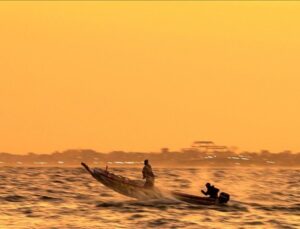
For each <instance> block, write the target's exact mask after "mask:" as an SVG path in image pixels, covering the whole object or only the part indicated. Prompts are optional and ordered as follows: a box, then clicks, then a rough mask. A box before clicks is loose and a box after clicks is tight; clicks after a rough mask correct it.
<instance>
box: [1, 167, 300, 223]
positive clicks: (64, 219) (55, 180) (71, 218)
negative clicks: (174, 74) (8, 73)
mask: <svg viewBox="0 0 300 229" xmlns="http://www.w3.org/2000/svg"><path fill="white" fill-rule="evenodd" d="M111 170H113V171H114V172H116V173H119V174H122V175H125V176H128V177H131V178H135V179H138V178H140V176H141V171H140V169H136V168H115V169H113V168H111ZM154 172H155V173H156V175H157V186H159V187H163V188H164V189H167V190H180V191H183V192H187V193H191V194H200V188H204V187H203V186H204V184H205V183H206V182H207V181H210V182H211V183H213V184H215V185H216V186H217V187H218V188H220V189H221V190H222V191H225V192H228V193H230V194H231V198H232V200H231V201H230V203H229V204H228V206H226V207H220V206H195V205H191V204H186V203H181V202H176V201H171V200H155V201H137V200H133V199H130V198H127V197H124V196H121V195H120V194H118V193H115V192H113V191H112V190H110V189H108V188H106V187H104V186H103V185H102V184H100V183H98V182H97V181H96V180H94V179H93V178H92V177H91V176H90V175H89V174H87V173H86V171H84V170H83V169H82V168H8V167H0V201H1V208H0V228H1V229H2V228H4V229H5V228H12V229H18V228H147V227H156V228H300V170H299V169H283V168H272V169H271V168H269V169H262V168H223V169H220V168H200V169H192V168H191V169H186V168H182V169H170V168H160V169H154Z"/></svg>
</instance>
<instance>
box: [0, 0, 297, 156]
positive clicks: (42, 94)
mask: <svg viewBox="0 0 300 229" xmlns="http://www.w3.org/2000/svg"><path fill="white" fill-rule="evenodd" d="M299 23H300V2H252V1H250V2H226V1H223V2H207V1H204V2H179V1H177V2H79V1H78V2H77V1H76V2H34V1H33V2H1V3H0V35H1V36H0V105H1V106H0V129H1V131H0V139H1V140H0V151H7V152H14V153H26V152H28V151H34V152H52V151H54V150H64V149H68V148H92V149H96V150H99V151H104V152H106V151H111V150H119V149H122V150H126V151H152V150H153V151H158V150H159V149H160V148H161V147H170V148H171V149H180V148H182V147H187V146H189V145H190V143H191V142H193V141H194V140H213V141H215V142H217V143H219V144H222V145H223V144H224V145H229V146H232V145H234V146H237V147H239V149H241V150H259V149H269V150H272V151H280V150H285V149H291V150H294V151H299V150H300V142H299V130H300V118H299V117H300V108H299V107H300V106H299V105H300V90H299V85H300V78H299V77H300V67H299V58H300V27H299Z"/></svg>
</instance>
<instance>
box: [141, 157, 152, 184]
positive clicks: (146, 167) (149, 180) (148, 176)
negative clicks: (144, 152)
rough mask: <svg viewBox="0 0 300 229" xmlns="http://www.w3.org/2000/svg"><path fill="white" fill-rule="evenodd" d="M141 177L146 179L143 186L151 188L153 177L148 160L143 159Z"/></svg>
mask: <svg viewBox="0 0 300 229" xmlns="http://www.w3.org/2000/svg"><path fill="white" fill-rule="evenodd" d="M143 179H146V182H145V184H144V187H145V188H151V187H153V186H154V180H155V177H154V174H153V172H152V168H151V165H150V164H149V161H148V160H145V161H144V168H143Z"/></svg>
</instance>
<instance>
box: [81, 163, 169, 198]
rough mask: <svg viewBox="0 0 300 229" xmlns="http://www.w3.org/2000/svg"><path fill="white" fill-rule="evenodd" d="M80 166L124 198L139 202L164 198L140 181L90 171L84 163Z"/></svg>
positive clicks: (108, 173) (99, 170) (104, 171)
mask: <svg viewBox="0 0 300 229" xmlns="http://www.w3.org/2000/svg"><path fill="white" fill-rule="evenodd" d="M81 165H82V166H83V167H84V168H85V169H86V170H87V171H88V172H89V173H90V174H91V175H92V176H93V177H94V178H95V179H96V180H98V181H99V182H100V183H102V184H103V185H105V186H107V187H109V188H110V189H112V190H114V191H116V192H118V193H120V194H123V195H125V196H129V197H132V198H135V199H139V200H146V199H159V198H163V197H164V195H163V194H162V193H161V191H160V190H159V189H158V188H156V187H153V188H145V187H144V182H143V181H142V180H132V179H129V178H127V177H123V176H120V175H115V174H114V173H111V172H109V171H107V170H104V169H99V168H95V169H90V168H89V166H88V165H86V164H85V163H81Z"/></svg>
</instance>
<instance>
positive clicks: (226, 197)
mask: <svg viewBox="0 0 300 229" xmlns="http://www.w3.org/2000/svg"><path fill="white" fill-rule="evenodd" d="M229 199H230V195H229V194H228V193H226V192H221V193H220V195H219V198H218V200H219V203H220V204H225V203H227V202H228V201H229Z"/></svg>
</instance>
